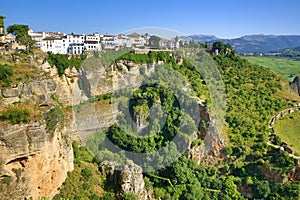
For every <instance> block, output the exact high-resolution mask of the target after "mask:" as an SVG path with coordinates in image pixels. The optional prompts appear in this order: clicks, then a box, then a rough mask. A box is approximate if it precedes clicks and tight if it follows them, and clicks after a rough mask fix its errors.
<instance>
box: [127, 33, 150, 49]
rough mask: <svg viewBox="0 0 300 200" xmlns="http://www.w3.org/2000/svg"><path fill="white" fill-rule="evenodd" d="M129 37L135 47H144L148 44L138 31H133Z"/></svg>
mask: <svg viewBox="0 0 300 200" xmlns="http://www.w3.org/2000/svg"><path fill="white" fill-rule="evenodd" d="M127 37H128V38H129V43H130V45H131V46H133V47H144V46H145V44H146V40H145V38H144V37H143V36H141V35H139V34H138V33H131V34H129V35H127Z"/></svg>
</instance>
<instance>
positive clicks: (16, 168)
mask: <svg viewBox="0 0 300 200" xmlns="http://www.w3.org/2000/svg"><path fill="white" fill-rule="evenodd" d="M0 127H1V129H0V152H1V154H0V185H1V187H0V199H3V200H4V199H24V197H27V198H29V197H33V198H34V199H38V197H53V196H54V195H55V194H56V193H57V188H58V187H60V185H61V184H62V183H63V182H64V180H65V178H66V177H67V172H68V171H71V170H73V151H72V145H71V142H70V141H68V140H67V137H66V136H65V135H64V133H60V132H58V131H55V132H54V133H52V134H50V133H48V132H47V131H46V128H45V127H46V125H45V123H44V122H31V123H28V124H21V125H10V124H7V123H6V122H1V124H0Z"/></svg>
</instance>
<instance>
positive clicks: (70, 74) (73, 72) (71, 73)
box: [65, 67, 78, 78]
mask: <svg viewBox="0 0 300 200" xmlns="http://www.w3.org/2000/svg"><path fill="white" fill-rule="evenodd" d="M65 75H66V77H68V78H75V77H77V75H78V72H77V70H76V68H75V67H72V68H70V67H69V68H67V69H65Z"/></svg>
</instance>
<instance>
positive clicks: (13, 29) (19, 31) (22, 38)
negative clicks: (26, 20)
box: [6, 24, 35, 48]
mask: <svg viewBox="0 0 300 200" xmlns="http://www.w3.org/2000/svg"><path fill="white" fill-rule="evenodd" d="M6 31H7V33H11V34H13V35H14V36H15V37H16V41H17V42H18V43H19V44H21V45H25V46H26V48H28V47H32V46H33V44H34V43H35V41H34V40H33V39H32V38H31V36H30V35H28V31H29V26H28V25H24V24H14V25H11V26H8V27H7V29H6Z"/></svg>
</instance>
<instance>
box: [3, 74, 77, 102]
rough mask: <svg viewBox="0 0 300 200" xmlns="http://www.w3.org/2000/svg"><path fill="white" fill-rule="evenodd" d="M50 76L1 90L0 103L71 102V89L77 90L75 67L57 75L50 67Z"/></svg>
mask: <svg viewBox="0 0 300 200" xmlns="http://www.w3.org/2000/svg"><path fill="white" fill-rule="evenodd" d="M49 72H51V74H52V75H53V77H52V78H49V77H48V78H45V79H40V80H34V81H32V82H30V83H19V85H18V86H16V87H14V88H8V89H3V90H2V91H1V93H2V96H3V99H1V100H0V103H2V104H4V105H9V104H13V103H17V102H24V103H30V104H33V105H36V104H42V105H49V104H53V103H55V102H56V101H59V102H60V103H61V104H62V105H65V106H67V105H72V104H73V91H78V90H79V87H78V85H77V80H78V79H77V77H76V72H77V71H76V69H75V68H72V69H68V70H66V75H63V76H61V77H59V76H57V70H56V69H54V68H50V69H49Z"/></svg>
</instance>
